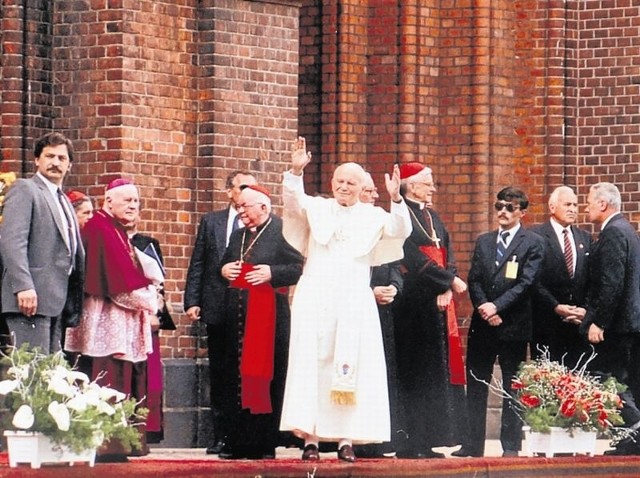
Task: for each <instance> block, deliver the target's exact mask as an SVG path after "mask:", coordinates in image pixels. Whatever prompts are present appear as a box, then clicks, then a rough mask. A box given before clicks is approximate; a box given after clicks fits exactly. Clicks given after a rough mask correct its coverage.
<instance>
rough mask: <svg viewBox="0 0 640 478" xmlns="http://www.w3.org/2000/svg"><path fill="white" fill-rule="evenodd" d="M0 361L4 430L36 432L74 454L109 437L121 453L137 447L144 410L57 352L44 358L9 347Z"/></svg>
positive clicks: (35, 353) (28, 348)
mask: <svg viewBox="0 0 640 478" xmlns="http://www.w3.org/2000/svg"><path fill="white" fill-rule="evenodd" d="M3 355H4V354H3ZM2 363H3V364H4V365H5V366H7V367H8V370H7V372H6V376H7V378H6V379H5V380H3V381H1V382H0V396H4V400H3V401H4V406H5V407H6V408H7V409H8V410H9V411H11V412H12V413H11V414H10V416H9V414H6V415H7V416H6V417H5V420H7V421H8V420H9V419H10V420H11V422H10V425H9V424H5V427H6V428H12V429H17V430H24V431H31V432H41V433H43V434H44V435H46V436H48V437H49V438H51V440H52V441H53V442H54V443H56V444H58V445H65V446H67V447H69V448H70V449H71V450H73V451H76V452H81V451H83V450H87V449H91V448H97V447H99V446H100V445H102V443H103V442H106V441H109V440H112V439H115V440H119V441H120V442H121V443H122V446H123V447H124V448H125V449H131V447H136V446H140V432H139V431H138V429H137V424H140V423H143V422H144V418H145V416H146V414H147V410H146V409H144V408H140V407H138V406H137V405H138V404H137V402H136V401H135V400H134V399H132V398H127V397H126V396H125V395H124V394H123V393H121V392H119V391H117V390H114V389H112V388H109V387H104V386H100V385H98V383H97V381H91V380H89V377H87V375H86V374H84V373H82V372H79V371H77V370H74V369H73V368H72V367H71V366H70V365H69V363H68V362H67V360H66V359H65V357H64V355H63V353H62V352H58V353H55V354H51V355H44V354H42V353H41V352H40V351H39V350H38V349H31V348H30V347H29V346H28V344H25V345H23V346H21V347H20V348H15V347H12V348H10V350H9V353H8V355H4V358H3V359H2ZM99 378H101V377H98V379H99ZM7 425H8V426H7Z"/></svg>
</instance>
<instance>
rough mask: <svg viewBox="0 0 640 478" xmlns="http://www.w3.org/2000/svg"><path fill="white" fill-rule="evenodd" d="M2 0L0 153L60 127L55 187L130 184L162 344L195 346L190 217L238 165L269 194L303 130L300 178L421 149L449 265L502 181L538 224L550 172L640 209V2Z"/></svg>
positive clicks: (462, 259)
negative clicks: (516, 190) (161, 295)
mask: <svg viewBox="0 0 640 478" xmlns="http://www.w3.org/2000/svg"><path fill="white" fill-rule="evenodd" d="M24 5H26V6H27V8H26V10H25V9H24V8H23V6H24ZM0 9H1V10H0V48H1V49H0V82H1V84H0V95H1V96H0V98H1V100H0V148H1V150H2V157H1V158H2V162H1V164H0V168H1V169H2V170H4V171H7V170H13V171H17V172H20V173H21V174H30V172H31V171H32V166H31V165H32V162H33V161H32V157H31V145H32V141H33V139H34V138H36V137H38V136H40V135H41V134H42V133H43V132H46V131H49V130H51V129H55V130H59V131H62V132H64V133H66V134H67V135H68V136H69V137H71V138H72V139H73V141H74V143H75V145H76V149H77V155H76V160H75V162H74V165H73V171H72V175H71V177H70V178H69V184H68V185H69V186H72V187H77V188H79V189H81V190H84V191H86V192H88V193H90V194H91V195H92V196H94V197H95V198H97V199H98V200H99V199H100V197H101V194H102V185H104V184H105V183H106V182H107V181H108V180H109V179H111V178H112V177H114V176H117V175H126V176H128V177H131V178H133V179H134V180H135V181H136V182H137V183H138V184H139V185H140V187H141V192H142V196H143V207H144V212H143V223H142V224H141V229H142V230H143V231H145V232H148V233H150V234H152V235H154V236H155V237H157V238H158V239H159V240H160V242H161V244H162V246H163V253H164V255H165V257H166V262H167V266H168V270H169V278H168V281H167V290H168V291H169V298H170V300H171V301H172V302H173V303H174V304H175V305H176V307H175V309H176V313H175V316H176V319H177V323H178V330H177V331H176V332H173V333H168V334H164V335H163V338H162V340H163V350H162V353H163V356H165V357H185V358H189V357H194V356H203V355H204V354H203V350H202V348H201V343H200V341H199V340H197V338H196V336H197V335H198V332H197V331H196V328H194V327H193V325H192V324H190V323H188V321H187V320H186V318H185V317H184V316H183V315H182V314H181V313H180V312H181V303H182V291H183V289H184V280H185V275H186V268H187V266H188V261H189V257H190V253H191V247H192V244H193V241H194V235H195V231H196V228H197V224H198V220H199V218H200V216H201V215H202V213H204V212H206V211H208V210H210V209H213V208H220V207H223V205H224V202H225V195H224V193H223V188H224V179H225V176H226V174H227V173H228V172H229V171H231V170H233V169H238V168H241V169H250V170H253V171H255V172H256V175H257V176H258V178H259V180H260V181H261V182H263V183H265V184H266V185H267V186H269V187H271V188H273V189H274V190H275V191H276V192H277V191H278V186H277V185H278V183H279V180H280V172H281V171H282V170H283V169H284V167H285V166H284V162H285V161H286V159H287V158H286V151H287V149H288V145H289V143H290V141H291V140H292V139H293V138H294V137H295V136H296V134H298V131H299V132H300V134H301V135H304V136H305V137H307V139H308V145H309V147H310V149H311V151H312V152H313V157H314V163H313V164H312V165H311V166H310V167H309V171H308V173H309V174H307V178H306V179H307V183H308V187H309V189H310V190H311V191H318V192H327V191H328V184H329V178H330V174H331V171H332V170H333V168H334V166H335V164H336V163H339V162H343V161H358V162H361V163H362V164H363V165H365V166H366V168H367V169H369V170H370V171H371V172H372V173H373V175H374V178H375V179H376V181H377V182H378V184H379V186H380V187H381V189H383V187H382V176H383V173H384V172H386V171H389V170H390V168H391V165H392V164H393V163H394V162H403V161H412V160H418V161H422V162H424V163H426V164H428V165H430V166H431V167H432V168H433V169H434V173H435V178H436V181H437V183H438V187H439V191H438V193H437V196H436V208H437V209H438V210H439V211H440V213H441V215H442V216H443V217H444V219H445V221H446V222H447V224H448V227H449V230H450V232H451V234H452V236H453V239H454V242H455V246H456V253H457V258H458V262H459V265H460V269H461V275H462V276H463V277H466V274H467V271H468V266H469V264H468V262H469V256H470V252H471V250H472V247H473V241H474V239H475V237H476V236H477V235H478V234H479V233H481V232H484V231H486V230H488V229H489V228H492V227H493V215H492V211H491V208H490V204H491V202H492V199H493V197H494V194H495V192H496V191H497V190H498V189H500V188H501V187H503V186H506V185H511V184H513V185H517V186H520V187H522V188H523V189H524V190H526V192H527V193H528V194H529V195H530V199H531V202H532V206H531V208H530V213H529V215H528V216H527V223H533V222H539V221H541V220H543V219H544V217H545V209H546V199H547V196H548V194H549V192H550V191H551V190H552V189H553V188H554V187H555V186H557V185H560V184H563V183H565V184H568V185H572V186H575V187H577V191H578V193H579V197H580V200H581V201H582V202H584V199H585V197H586V193H587V191H588V186H589V185H590V184H592V183H594V182H596V181H599V180H604V181H611V182H614V183H615V184H617V185H618V186H619V187H620V189H621V191H622V193H623V203H624V212H625V213H627V214H628V215H629V216H630V217H631V219H632V220H633V222H634V223H635V224H636V225H637V224H638V223H640V190H639V188H638V185H639V183H640V152H639V148H640V111H639V109H640V2H639V1H638V0H597V1H596V0H567V1H561V0H552V1H544V2H543V1H540V0H520V1H513V0H455V1H454V0H440V1H433V2H431V1H424V0H408V1H403V2H389V1H386V0H368V1H361V0H340V1H337V0H324V1H320V0H305V1H301V2H295V1H293V0H291V1H288V0H270V1H268V2H267V1H260V0H255V1H250V0H215V1H214V0H203V1H195V0H181V1H176V0H164V1H153V0H135V1H134V0H85V1H76V0H56V1H54V2H51V1H45V0H40V1H36V0H34V1H23V0H5V1H4V2H2V6H1V7H0ZM382 204H384V203H382ZM581 219H582V220H583V221H584V220H586V218H585V216H584V215H582V216H581ZM469 313H470V310H469V304H468V303H465V304H464V306H463V307H462V315H463V317H468V315H469Z"/></svg>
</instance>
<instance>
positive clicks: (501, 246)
mask: <svg viewBox="0 0 640 478" xmlns="http://www.w3.org/2000/svg"><path fill="white" fill-rule="evenodd" d="M508 237H509V231H505V232H502V233H500V239H499V240H498V247H497V249H496V265H498V264H500V263H501V262H502V258H503V257H504V255H505V254H506V253H507V238H508Z"/></svg>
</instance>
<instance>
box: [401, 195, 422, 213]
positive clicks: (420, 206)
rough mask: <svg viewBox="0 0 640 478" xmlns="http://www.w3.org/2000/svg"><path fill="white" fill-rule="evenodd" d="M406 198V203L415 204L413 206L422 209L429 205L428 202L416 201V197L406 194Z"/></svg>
mask: <svg viewBox="0 0 640 478" xmlns="http://www.w3.org/2000/svg"><path fill="white" fill-rule="evenodd" d="M404 200H405V201H406V203H407V204H408V205H409V206H413V207H415V208H418V209H420V210H423V209H424V208H425V207H427V203H424V202H421V201H416V200H414V199H409V198H408V197H406V196H405V198H404Z"/></svg>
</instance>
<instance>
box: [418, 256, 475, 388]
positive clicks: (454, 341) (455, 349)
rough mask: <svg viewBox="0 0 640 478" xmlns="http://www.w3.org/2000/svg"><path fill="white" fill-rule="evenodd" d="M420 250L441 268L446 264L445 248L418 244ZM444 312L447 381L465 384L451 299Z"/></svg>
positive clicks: (454, 311) (456, 323)
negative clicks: (445, 317) (447, 351)
mask: <svg viewBox="0 0 640 478" xmlns="http://www.w3.org/2000/svg"><path fill="white" fill-rule="evenodd" d="M420 252H422V253H423V254H424V255H425V256H427V257H428V258H429V259H431V260H432V261H433V262H435V263H436V264H437V265H438V266H440V267H443V268H444V267H445V266H446V263H447V257H446V254H447V250H446V249H444V248H438V247H435V246H420ZM445 312H446V314H447V339H448V343H449V381H450V382H451V383H452V384H454V385H465V384H466V383H467V380H466V375H465V371H464V360H463V358H462V343H461V342H460V333H459V332H458V319H457V318H456V307H455V304H454V302H453V299H452V300H451V302H450V303H449V305H448V306H447V309H446V311H445Z"/></svg>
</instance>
